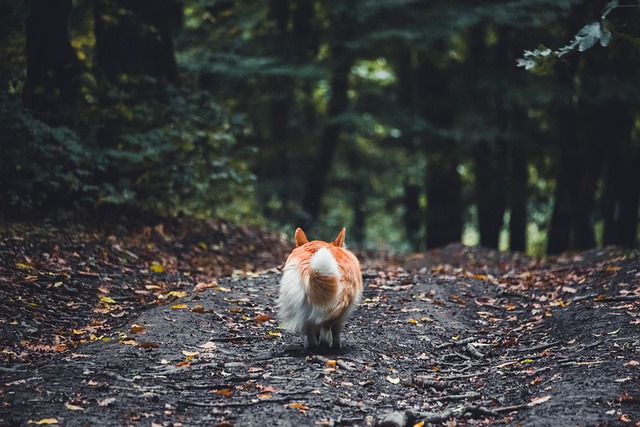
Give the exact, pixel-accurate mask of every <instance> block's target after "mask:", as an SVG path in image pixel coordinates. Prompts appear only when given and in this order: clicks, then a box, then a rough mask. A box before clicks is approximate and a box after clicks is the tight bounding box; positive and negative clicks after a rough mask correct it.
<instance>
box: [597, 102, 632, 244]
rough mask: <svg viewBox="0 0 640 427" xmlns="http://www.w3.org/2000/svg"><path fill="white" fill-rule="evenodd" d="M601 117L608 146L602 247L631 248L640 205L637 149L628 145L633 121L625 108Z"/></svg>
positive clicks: (620, 107)
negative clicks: (604, 124)
mask: <svg viewBox="0 0 640 427" xmlns="http://www.w3.org/2000/svg"><path fill="white" fill-rule="evenodd" d="M603 115H605V116H604V117H603V118H602V119H603V122H604V123H606V124H607V139H608V142H609V144H608V146H607V156H606V158H607V160H606V163H607V165H606V173H605V187H604V194H603V198H602V207H603V209H602V210H603V216H604V236H603V243H604V244H605V245H620V246H624V247H628V248H633V247H635V246H636V245H637V238H638V209H639V204H640V168H638V165H640V149H638V147H636V146H635V145H634V144H633V143H632V142H631V129H632V127H633V120H634V117H633V115H632V114H631V113H630V112H629V110H628V107H625V106H624V105H617V106H611V107H610V108H608V109H607V110H606V111H603Z"/></svg>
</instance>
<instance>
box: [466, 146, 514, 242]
mask: <svg viewBox="0 0 640 427" xmlns="http://www.w3.org/2000/svg"><path fill="white" fill-rule="evenodd" d="M474 158H475V163H476V165H475V172H476V173H475V175H476V204H477V206H478V226H479V231H480V245H481V246H484V247H488V248H495V249H497V248H498V244H499V241H500V230H501V229H502V225H503V218H504V211H505V207H506V193H507V186H506V174H507V156H506V149H505V147H504V142H502V141H496V142H493V143H490V142H488V141H483V142H481V143H479V144H478V145H477V146H476V148H475V150H474Z"/></svg>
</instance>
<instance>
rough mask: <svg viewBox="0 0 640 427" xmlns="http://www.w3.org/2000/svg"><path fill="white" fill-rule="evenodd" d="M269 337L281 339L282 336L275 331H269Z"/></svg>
mask: <svg viewBox="0 0 640 427" xmlns="http://www.w3.org/2000/svg"><path fill="white" fill-rule="evenodd" d="M267 335H268V336H270V337H281V336H282V334H281V333H280V332H274V331H269V332H267Z"/></svg>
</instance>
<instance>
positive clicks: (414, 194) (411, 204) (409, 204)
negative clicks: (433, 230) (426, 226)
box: [402, 180, 423, 252]
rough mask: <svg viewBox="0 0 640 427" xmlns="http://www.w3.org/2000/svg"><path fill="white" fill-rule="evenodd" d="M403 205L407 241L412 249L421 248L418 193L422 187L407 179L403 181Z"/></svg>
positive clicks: (420, 211)
mask: <svg viewBox="0 0 640 427" xmlns="http://www.w3.org/2000/svg"><path fill="white" fill-rule="evenodd" d="M403 189H404V191H403V205H404V215H403V218H402V219H403V222H404V230H405V236H406V238H407V242H408V243H409V245H410V246H411V249H412V250H413V251H416V252H417V251H419V250H420V249H421V246H422V245H421V244H422V239H421V238H420V228H421V225H422V218H423V213H422V209H421V208H420V194H421V193H422V188H420V186H419V185H418V184H414V183H412V182H411V181H409V180H405V182H404V183H403Z"/></svg>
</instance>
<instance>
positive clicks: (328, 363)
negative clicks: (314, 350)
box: [327, 359, 338, 366]
mask: <svg viewBox="0 0 640 427" xmlns="http://www.w3.org/2000/svg"><path fill="white" fill-rule="evenodd" d="M337 364H338V362H337V361H335V360H333V359H332V360H327V366H336V365H337Z"/></svg>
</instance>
